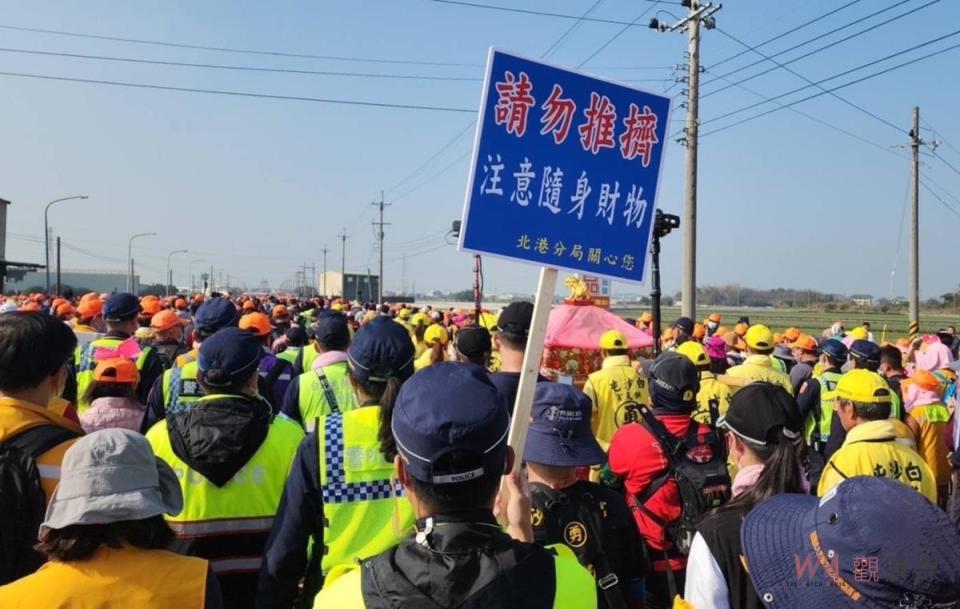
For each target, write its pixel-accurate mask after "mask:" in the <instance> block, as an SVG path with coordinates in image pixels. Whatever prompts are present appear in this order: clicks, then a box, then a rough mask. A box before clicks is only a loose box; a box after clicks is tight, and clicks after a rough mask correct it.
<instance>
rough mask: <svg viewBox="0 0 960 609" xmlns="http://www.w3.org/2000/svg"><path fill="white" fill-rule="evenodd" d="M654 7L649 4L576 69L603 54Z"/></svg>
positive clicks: (654, 6)
mask: <svg viewBox="0 0 960 609" xmlns="http://www.w3.org/2000/svg"><path fill="white" fill-rule="evenodd" d="M656 7H657V5H656V4H651V5H650V6H649V7H647V10H645V11H643V12H642V13H640V14H639V15H637V16H636V17H635V18H634V19H633V21H631V22H630V23H628V24H626V25H624V26H623V27H622V28H621V29H620V31H618V32H617V33H616V34H614V35H613V36H611V37H610V38H609V39H608V40H607V41H606V42H604V43H603V44H601V45H600V46H599V47H598V48H597V50H596V51H594V52H593V53H590V56H589V57H587V58H586V59H584V60H583V61H581V62H580V63H578V64H577V67H578V68H582V67H583V66H585V65H587V63H589V61H590V60H591V59H593V58H594V57H596V56H597V55H599V54H600V53H601V52H603V50H604V49H606V48H607V47H608V46H610V45H611V44H613V42H614V41H615V40H616V39H617V38H620V36H623V35H624V34H625V33H626V32H627V30H629V29H630V28H631V27H633V26H634V25H636V23H637V22H638V21H640V20H641V19H643V17H644V15H646V14H647V13H649V12H650V11H652V10H653V9H655V8H656Z"/></svg>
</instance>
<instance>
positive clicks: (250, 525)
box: [147, 395, 303, 574]
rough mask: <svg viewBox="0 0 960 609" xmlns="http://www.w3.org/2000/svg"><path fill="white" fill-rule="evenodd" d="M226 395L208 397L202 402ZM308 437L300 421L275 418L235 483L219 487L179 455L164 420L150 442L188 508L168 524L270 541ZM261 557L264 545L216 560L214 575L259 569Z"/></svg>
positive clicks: (185, 530)
mask: <svg viewBox="0 0 960 609" xmlns="http://www.w3.org/2000/svg"><path fill="white" fill-rule="evenodd" d="M223 397H224V396H222V395H211V396H205V397H203V398H200V399H199V400H198V401H197V404H196V406H197V407H201V406H202V404H203V403H204V402H205V401H208V400H215V399H220V398H223ZM302 439H303V430H302V429H300V426H299V425H297V424H296V423H294V422H293V421H290V420H289V419H284V418H282V417H276V418H274V419H273V421H272V422H271V423H270V429H269V430H268V431H267V437H266V438H265V439H264V440H263V443H262V444H261V445H260V448H259V449H257V452H255V453H254V454H253V456H252V457H251V458H250V460H249V461H247V463H246V465H244V466H243V467H242V468H240V470H239V471H237V473H236V474H235V475H234V476H233V478H232V479H231V480H230V481H229V482H227V483H226V484H225V485H223V486H222V487H217V486H216V485H215V484H213V483H212V482H210V481H209V480H207V479H206V478H204V477H203V476H202V475H201V474H199V473H198V472H196V471H194V470H192V469H190V466H189V465H187V464H186V463H185V462H184V461H182V460H181V459H180V458H179V457H178V456H177V455H176V453H174V451H173V446H172V445H171V443H170V433H169V430H168V428H167V422H166V421H159V422H158V423H157V424H156V425H154V426H153V427H151V428H150V431H148V432H147V440H148V441H149V442H150V445H151V446H152V447H153V452H154V453H155V454H156V455H157V457H158V458H160V459H162V460H163V461H165V462H166V463H167V464H168V465H169V466H170V467H171V468H173V471H174V473H176V474H177V479H178V480H179V482H180V490H181V491H182V492H183V511H182V512H180V513H179V514H177V515H175V516H170V515H165V518H166V520H167V523H168V524H169V525H170V527H171V528H172V529H173V531H174V533H176V534H177V537H178V538H184V539H197V538H204V537H207V538H215V537H223V536H239V535H249V536H254V535H260V536H264V541H266V539H265V535H266V534H267V533H269V532H270V528H271V526H272V525H273V518H274V516H275V515H276V513H277V508H278V507H279V506H280V496H281V495H282V494H283V488H284V486H285V485H286V482H287V476H288V475H289V473H290V466H291V464H292V463H293V459H294V457H295V456H296V453H297V447H298V446H299V445H300V441H301V440H302ZM261 559H262V548H261V552H260V553H259V554H251V555H244V556H230V557H223V558H217V559H213V560H211V561H210V566H211V568H212V569H213V571H214V573H231V574H236V573H257V572H259V570H260V562H261Z"/></svg>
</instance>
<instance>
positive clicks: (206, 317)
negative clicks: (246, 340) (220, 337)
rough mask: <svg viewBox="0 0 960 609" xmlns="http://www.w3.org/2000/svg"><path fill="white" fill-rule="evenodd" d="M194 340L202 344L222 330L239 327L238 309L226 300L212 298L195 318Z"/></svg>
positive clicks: (198, 310) (204, 303) (202, 306)
mask: <svg viewBox="0 0 960 609" xmlns="http://www.w3.org/2000/svg"><path fill="white" fill-rule="evenodd" d="M193 325H194V327H195V328H196V329H195V330H194V338H195V339H196V340H198V341H200V342H203V341H205V340H206V339H208V338H209V337H211V336H213V335H214V334H216V333H217V331H218V330H220V329H222V328H229V327H233V326H236V325H237V308H236V307H235V306H233V303H232V302H230V301H229V300H227V299H226V298H211V299H209V300H205V301H203V304H201V305H200V307H199V308H198V309H197V312H196V313H195V314H194V316H193Z"/></svg>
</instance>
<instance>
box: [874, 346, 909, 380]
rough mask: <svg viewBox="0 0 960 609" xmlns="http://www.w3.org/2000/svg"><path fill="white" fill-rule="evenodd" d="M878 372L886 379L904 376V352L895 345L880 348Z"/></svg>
mask: <svg viewBox="0 0 960 609" xmlns="http://www.w3.org/2000/svg"><path fill="white" fill-rule="evenodd" d="M877 372H879V373H880V374H882V375H883V376H884V377H891V376H899V375H902V374H903V352H902V351H900V349H898V348H897V347H896V346H895V345H884V346H882V347H880V367H879V368H878V369H877Z"/></svg>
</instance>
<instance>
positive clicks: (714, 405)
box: [707, 396, 720, 429]
mask: <svg viewBox="0 0 960 609" xmlns="http://www.w3.org/2000/svg"><path fill="white" fill-rule="evenodd" d="M707 404H708V406H709V408H710V429H716V428H717V421H718V420H719V419H720V398H718V397H716V396H714V397H712V398H710V400H709V401H708V402H707Z"/></svg>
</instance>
